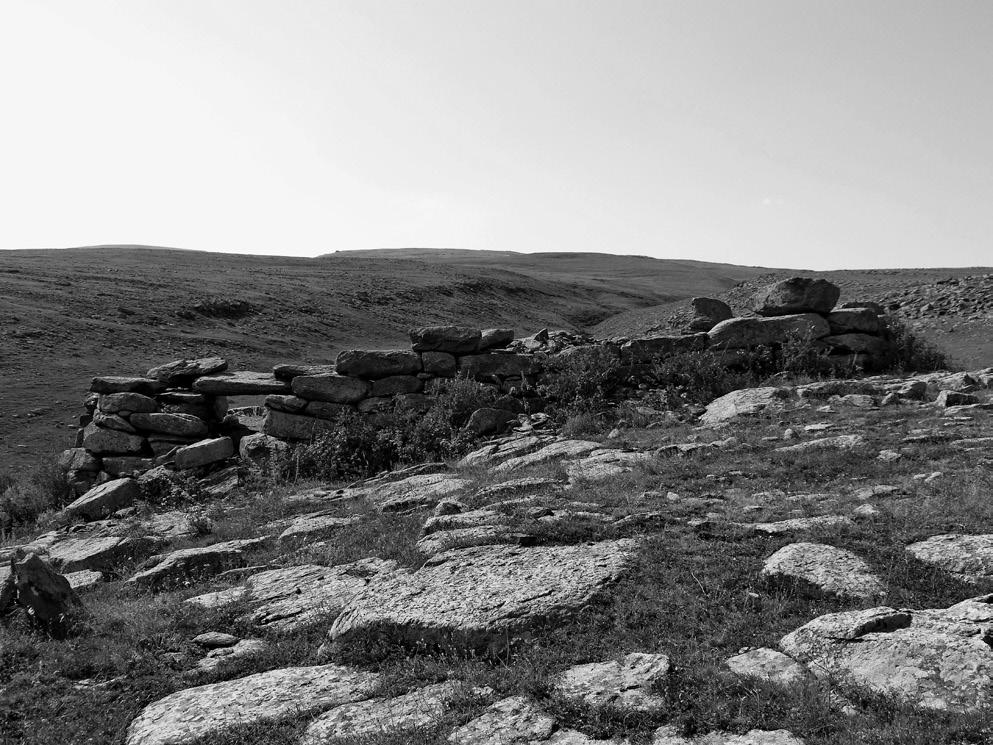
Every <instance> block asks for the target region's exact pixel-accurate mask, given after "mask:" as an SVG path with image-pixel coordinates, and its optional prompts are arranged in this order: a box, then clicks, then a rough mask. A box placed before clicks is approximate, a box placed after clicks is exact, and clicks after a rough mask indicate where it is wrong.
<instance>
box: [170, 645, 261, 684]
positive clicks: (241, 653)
mask: <svg viewBox="0 0 993 745" xmlns="http://www.w3.org/2000/svg"><path fill="white" fill-rule="evenodd" d="M270 649H271V647H270V645H269V643H268V642H265V641H263V640H262V639H239V640H238V641H237V642H235V643H234V644H232V645H230V646H222V647H215V648H214V649H211V650H210V651H209V652H207V654H206V655H205V656H204V657H203V658H201V659H200V660H199V661H198V662H197V666H196V668H194V669H193V670H191V671H190V672H189V673H188V675H190V676H193V675H196V674H203V673H209V672H213V671H214V670H216V669H217V668H219V667H220V666H221V665H223V664H224V663H225V662H233V661H235V660H245V659H250V658H252V657H260V656H261V655H263V654H265V653H266V652H268V651H269V650H270Z"/></svg>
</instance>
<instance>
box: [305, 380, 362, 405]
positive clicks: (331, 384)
mask: <svg viewBox="0 0 993 745" xmlns="http://www.w3.org/2000/svg"><path fill="white" fill-rule="evenodd" d="M293 393H294V394H295V395H297V396H299V397H300V398H305V399H307V400H308V401H327V402H329V403H333V404H354V403H357V402H358V401H361V400H362V399H363V398H365V397H366V396H368V395H369V383H368V382H367V381H365V380H362V379H361V378H355V377H352V376H349V375H301V376H299V377H296V378H293Z"/></svg>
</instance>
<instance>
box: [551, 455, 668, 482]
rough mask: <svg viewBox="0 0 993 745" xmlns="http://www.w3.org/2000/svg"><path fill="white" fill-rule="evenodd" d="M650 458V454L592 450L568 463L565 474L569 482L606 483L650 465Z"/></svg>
mask: <svg viewBox="0 0 993 745" xmlns="http://www.w3.org/2000/svg"><path fill="white" fill-rule="evenodd" d="M652 457H653V455H652V453H642V452H625V451H623V450H615V449H602V450H594V451H593V452H591V453H590V454H589V455H587V456H585V457H584V458H580V459H579V460H574V461H570V462H568V463H567V464H566V467H565V472H566V475H567V476H568V477H569V480H570V481H607V480H609V479H614V478H617V477H618V476H623V475H624V474H627V473H631V472H632V471H634V469H635V468H636V467H637V466H640V465H644V464H646V463H650V462H651V460H652Z"/></svg>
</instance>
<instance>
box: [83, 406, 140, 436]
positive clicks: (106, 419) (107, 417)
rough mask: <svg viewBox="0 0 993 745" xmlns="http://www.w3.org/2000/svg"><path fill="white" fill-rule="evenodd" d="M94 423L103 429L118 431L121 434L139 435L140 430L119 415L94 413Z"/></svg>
mask: <svg viewBox="0 0 993 745" xmlns="http://www.w3.org/2000/svg"><path fill="white" fill-rule="evenodd" d="M93 423H94V424H95V425H96V426H98V427H100V428H101V429H116V430H117V431H119V432H127V433H128V434H132V435H134V434H137V433H138V430H136V429H135V428H134V426H133V425H132V424H131V422H129V421H128V420H127V419H125V418H124V417H120V416H118V415H117V414H105V413H104V412H102V411H94V412H93Z"/></svg>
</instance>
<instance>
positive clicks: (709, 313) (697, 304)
mask: <svg viewBox="0 0 993 745" xmlns="http://www.w3.org/2000/svg"><path fill="white" fill-rule="evenodd" d="M690 309H691V310H692V313H693V315H692V317H691V318H690V319H689V322H688V323H687V326H686V328H687V330H689V331H710V330H711V329H712V328H714V326H716V325H717V324H719V323H720V322H721V321H726V320H727V319H729V318H731V317H732V316H733V315H734V313H733V312H732V310H731V306H729V305H728V304H727V303H725V302H723V301H722V300H717V299H715V298H710V297H695V298H692V299H691V300H690Z"/></svg>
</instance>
